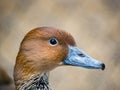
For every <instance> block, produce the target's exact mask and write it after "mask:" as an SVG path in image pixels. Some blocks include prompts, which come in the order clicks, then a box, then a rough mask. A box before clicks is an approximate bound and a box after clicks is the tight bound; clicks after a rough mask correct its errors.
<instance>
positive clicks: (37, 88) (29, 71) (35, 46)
mask: <svg viewBox="0 0 120 90" xmlns="http://www.w3.org/2000/svg"><path fill="white" fill-rule="evenodd" d="M58 66H77V67H84V68H88V69H101V70H104V69H105V64H104V63H102V62H101V61H98V60H96V59H94V58H92V57H90V56H89V55H87V54H86V53H85V52H83V51H82V50H81V49H79V48H78V47H77V45H76V42H75V40H74V38H73V36H72V35H71V34H70V33H68V32H66V31H64V30H61V29H58V28H54V27H38V28H35V29H32V30H31V31H29V32H28V33H27V34H26V35H25V37H24V38H23V40H22V42H21V44H20V48H19V51H18V54H17V57H16V62H15V66H14V83H15V90H52V89H51V87H50V84H49V80H48V77H49V72H50V71H51V70H53V69H55V68H57V67H58Z"/></svg>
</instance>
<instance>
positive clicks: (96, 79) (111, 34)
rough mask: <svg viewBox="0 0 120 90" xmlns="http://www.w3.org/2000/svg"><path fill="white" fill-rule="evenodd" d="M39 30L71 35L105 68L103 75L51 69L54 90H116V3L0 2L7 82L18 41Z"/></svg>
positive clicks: (119, 41) (0, 51)
mask: <svg viewBox="0 0 120 90" xmlns="http://www.w3.org/2000/svg"><path fill="white" fill-rule="evenodd" d="M41 26H52V27H56V28H60V29H63V30H66V31H68V32H70V33H71V34H72V35H73V36H74V38H75V40H76V42H77V45H78V47H79V48H81V49H82V50H84V51H85V52H86V53H87V54H89V55H90V56H92V57H94V58H96V59H98V60H101V61H102V62H104V63H105V64H106V70H105V71H101V70H88V69H84V68H80V67H59V68H56V69H55V70H53V71H52V72H51V74H50V83H51V86H52V89H53V90H120V51H119V50H120V0H0V67H2V69H4V70H5V71H6V74H8V75H9V76H10V78H12V79H13V68H14V64H15V58H16V55H17V52H18V49H19V45H20V42H21V40H22V39H23V37H24V35H25V34H26V33H27V32H28V31H30V30H31V29H33V28H36V27H41ZM1 73H2V72H0V74H1ZM3 76H4V75H3ZM0 78H3V77H2V75H1V76H0ZM10 78H9V77H8V79H7V80H10ZM0 80H1V79H0ZM12 83H13V82H12ZM13 86H14V85H13V84H12V85H9V87H13ZM1 87H2V86H1V85H0V88H1ZM6 87H7V86H4V88H6ZM0 90H5V89H2V88H1V89H0ZM6 90H10V88H9V89H6Z"/></svg>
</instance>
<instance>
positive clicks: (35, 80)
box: [17, 73, 51, 90]
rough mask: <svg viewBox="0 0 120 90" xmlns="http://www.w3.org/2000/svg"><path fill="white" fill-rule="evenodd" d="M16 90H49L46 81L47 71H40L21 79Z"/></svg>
mask: <svg viewBox="0 0 120 90" xmlns="http://www.w3.org/2000/svg"><path fill="white" fill-rule="evenodd" d="M17 90H51V89H50V86H49V82H48V73H42V74H38V75H35V76H33V77H31V79H29V80H28V81H23V82H21V84H20V85H19V86H18V88H17Z"/></svg>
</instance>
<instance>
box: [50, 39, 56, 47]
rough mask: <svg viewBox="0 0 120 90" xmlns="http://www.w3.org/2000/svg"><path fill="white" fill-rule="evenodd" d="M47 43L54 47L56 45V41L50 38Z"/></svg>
mask: <svg viewBox="0 0 120 90" xmlns="http://www.w3.org/2000/svg"><path fill="white" fill-rule="evenodd" d="M49 43H50V45H51V46H55V45H57V44H58V40H57V39H56V38H50V39H49Z"/></svg>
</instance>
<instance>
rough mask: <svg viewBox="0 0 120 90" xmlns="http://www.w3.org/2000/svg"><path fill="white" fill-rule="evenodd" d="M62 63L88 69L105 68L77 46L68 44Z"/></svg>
mask: <svg viewBox="0 0 120 90" xmlns="http://www.w3.org/2000/svg"><path fill="white" fill-rule="evenodd" d="M63 64H64V65H72V66H80V67H85V68H88V69H102V70H104V69H105V64H104V63H102V62H100V61H98V60H95V59H94V58H92V57H90V56H88V55H87V54H85V53H84V52H83V51H81V50H80V49H79V48H77V47H74V46H69V52H68V56H67V58H66V59H65V60H64V61H63Z"/></svg>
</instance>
